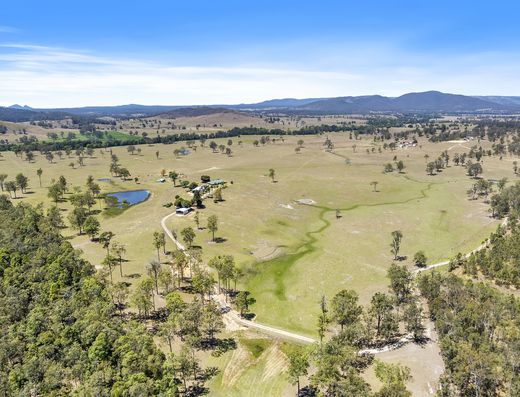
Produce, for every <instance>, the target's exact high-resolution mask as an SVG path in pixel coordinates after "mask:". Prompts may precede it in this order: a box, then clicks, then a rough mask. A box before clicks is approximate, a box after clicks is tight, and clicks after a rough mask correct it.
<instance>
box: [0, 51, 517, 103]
mask: <svg viewBox="0 0 520 397" xmlns="http://www.w3.org/2000/svg"><path fill="white" fill-rule="evenodd" d="M364 55H366V52H364V53H363V54H357V55H356V53H355V52H350V53H349V54H348V57H347V56H346V57H338V56H337V54H335V56H334V59H335V62H334V65H327V66H326V67H325V66H323V65H322V66H319V67H318V66H314V68H313V65H317V64H318V63H317V62H313V60H312V57H311V56H310V58H309V62H305V63H304V65H303V67H295V66H294V64H292V66H291V64H288V63H285V64H282V63H279V64H278V63H272V62H271V63H268V62H262V63H261V65H263V66H261V67H259V66H255V64H254V63H249V64H247V66H244V65H241V64H235V65H233V66H221V65H218V66H206V65H201V63H202V62H201V61H199V62H198V65H193V66H179V64H176V63H175V62H173V61H172V62H164V61H163V62H157V61H152V60H142V59H124V58H116V57H106V56H98V55H95V54H92V53H89V52H86V51H72V50H68V49H64V48H56V47H46V46H36V45H26V44H2V45H0V105H10V104H13V103H21V104H28V105H30V106H35V107H70V106H85V105H116V104H125V103H142V104H171V105H174V104H218V103H220V104H223V103H242V102H256V101H260V100H264V99H272V98H281V97H297V98H302V97H319V96H341V95H363V94H374V93H379V94H383V95H392V96H395V95H399V94H402V93H404V92H409V91H422V90H430V89H438V90H442V91H446V92H456V93H465V94H503V95H514V94H515V93H516V94H518V92H519V90H520V78H519V77H518V76H517V73H516V71H515V68H514V67H513V66H514V65H517V64H518V63H517V62H516V61H517V60H518V59H517V57H515V56H514V55H511V54H474V55H470V56H458V57H454V56H452V57H450V58H446V57H439V56H438V55H437V56H436V57H429V56H420V55H414V56H410V55H409V54H404V53H402V52H395V53H394V54H392V55H391V54H390V51H384V52H383V53H382V54H381V55H380V56H371V57H368V58H365V56H364ZM323 56H326V54H325V55H324V54H321V57H323ZM331 58H332V57H331ZM349 58H350V59H351V60H350V61H349ZM210 62H211V61H209V60H208V61H207V63H208V64H209V63H210ZM295 63H296V62H295ZM297 63H298V64H302V63H301V62H297ZM259 64H260V63H257V64H256V65H259ZM264 65H266V66H264ZM502 65H506V66H502ZM507 65H512V66H507Z"/></svg>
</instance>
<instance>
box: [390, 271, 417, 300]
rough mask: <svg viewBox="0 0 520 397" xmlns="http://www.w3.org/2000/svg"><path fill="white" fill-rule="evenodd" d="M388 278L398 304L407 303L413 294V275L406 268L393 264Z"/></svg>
mask: <svg viewBox="0 0 520 397" xmlns="http://www.w3.org/2000/svg"><path fill="white" fill-rule="evenodd" d="M387 277H388V279H389V280H390V288H391V289H392V291H393V293H394V294H395V298H396V301H397V304H401V303H403V302H406V301H407V300H408V299H409V298H410V296H411V294H412V280H413V275H412V273H411V272H410V271H409V270H408V269H407V268H406V266H404V265H403V266H399V265H396V264H395V263H392V265H391V266H390V268H389V269H388V273H387Z"/></svg>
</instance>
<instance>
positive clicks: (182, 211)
mask: <svg viewBox="0 0 520 397" xmlns="http://www.w3.org/2000/svg"><path fill="white" fill-rule="evenodd" d="M191 211H192V210H191V208H186V207H181V208H177V209H176V210H175V213H176V214H177V215H188V214H189V213H190V212H191Z"/></svg>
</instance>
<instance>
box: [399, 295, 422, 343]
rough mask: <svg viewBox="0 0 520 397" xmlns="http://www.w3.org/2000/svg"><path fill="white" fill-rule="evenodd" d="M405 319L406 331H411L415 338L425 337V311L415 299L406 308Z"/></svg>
mask: <svg viewBox="0 0 520 397" xmlns="http://www.w3.org/2000/svg"><path fill="white" fill-rule="evenodd" d="M403 320H404V323H405V327H406V331H408V332H410V333H411V334H412V335H413V338H414V339H415V340H419V339H421V338H422V337H424V330H425V328H424V325H423V323H422V320H423V311H422V308H421V306H419V304H418V303H417V302H416V301H415V300H413V301H412V302H410V303H409V304H408V306H407V307H406V309H405V310H404V314H403Z"/></svg>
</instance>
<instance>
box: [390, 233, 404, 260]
mask: <svg viewBox="0 0 520 397" xmlns="http://www.w3.org/2000/svg"><path fill="white" fill-rule="evenodd" d="M402 239H403V233H402V232H401V231H400V230H394V231H393V232H392V242H391V244H390V247H391V252H392V254H394V260H397V258H398V257H399V250H400V249H401V240H402Z"/></svg>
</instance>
